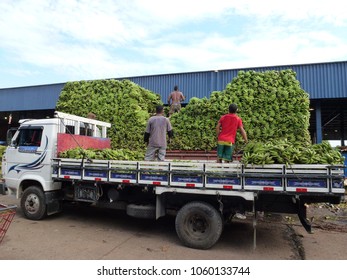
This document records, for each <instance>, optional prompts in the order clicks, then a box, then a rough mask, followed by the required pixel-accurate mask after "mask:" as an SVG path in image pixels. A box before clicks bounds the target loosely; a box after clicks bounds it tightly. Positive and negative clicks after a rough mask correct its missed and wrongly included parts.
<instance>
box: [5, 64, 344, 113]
mask: <svg viewBox="0 0 347 280" xmlns="http://www.w3.org/2000/svg"><path fill="white" fill-rule="evenodd" d="M283 69H293V70H294V71H295V72H296V73H297V79H298V80H299V81H300V83H301V86H302V88H303V89H304V90H305V91H306V92H308V93H309V94H310V99H328V98H347V61H342V62H329V63H315V64H301V65H284V66H268V67H254V68H239V69H229V70H219V71H203V72H190V73H176V74H165V75H151V76H139V77H126V78H117V79H119V80H121V79H129V80H131V81H133V82H135V83H137V84H139V85H140V86H142V87H144V88H146V89H149V90H151V91H153V92H155V93H158V94H160V96H161V97H162V101H163V102H164V103H167V99H168V96H169V93H170V92H171V91H172V90H173V87H174V86H175V85H177V86H178V87H179V89H180V90H181V91H182V92H183V94H184V95H185V96H186V102H188V101H189V99H190V98H192V97H199V98H202V97H209V96H210V94H211V92H212V91H221V90H223V89H224V88H225V87H226V85H227V84H228V83H230V82H231V81H232V79H233V78H234V77H236V76H237V73H238V72H239V71H240V70H244V71H248V70H254V71H267V70H283ZM63 86H64V84H51V85H41V86H30V87H21V88H8V89H0V111H21V110H45V109H54V108H55V105H56V102H57V100H58V98H59V94H60V91H61V89H62V88H63Z"/></svg>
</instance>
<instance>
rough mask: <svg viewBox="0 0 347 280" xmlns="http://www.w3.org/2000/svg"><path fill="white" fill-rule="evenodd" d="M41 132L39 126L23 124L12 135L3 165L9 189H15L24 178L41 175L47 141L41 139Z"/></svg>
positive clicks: (33, 177) (41, 129) (41, 128)
mask: <svg viewBox="0 0 347 280" xmlns="http://www.w3.org/2000/svg"><path fill="white" fill-rule="evenodd" d="M42 132H43V127H41V126H23V127H21V128H20V129H19V130H18V131H17V132H16V134H15V135H14V136H13V138H12V140H11V143H10V145H9V146H8V147H7V150H6V164H5V166H4V168H5V172H4V174H5V176H6V185H7V186H8V187H9V188H10V189H11V188H13V189H17V188H18V186H19V184H20V182H21V181H22V180H24V179H29V180H33V179H35V177H42V176H43V175H42V172H43V167H44V166H45V164H44V163H45V159H46V155H47V141H45V139H42V135H43V133H42ZM46 165H47V162H46ZM48 176H49V172H48Z"/></svg>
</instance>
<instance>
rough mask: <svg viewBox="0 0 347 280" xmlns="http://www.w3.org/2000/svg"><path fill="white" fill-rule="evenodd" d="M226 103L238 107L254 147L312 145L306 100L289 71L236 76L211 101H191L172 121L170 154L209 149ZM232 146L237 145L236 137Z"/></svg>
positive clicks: (206, 99)
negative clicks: (261, 144)
mask: <svg viewBox="0 0 347 280" xmlns="http://www.w3.org/2000/svg"><path fill="white" fill-rule="evenodd" d="M231 103H235V104H237V105H238V108H239V110H238V115H239V116H240V117H241V118H242V120H243V124H244V127H245V129H246V131H247V134H248V138H249V139H251V140H253V141H257V142H267V141H271V140H273V139H283V138H285V139H288V141H290V142H293V143H298V144H300V145H307V144H309V143H310V142H311V139H310V134H309V130H308V128H309V118H310V113H309V95H308V93H306V92H305V91H304V90H303V89H302V88H301V87H300V83H299V81H298V80H297V79H296V73H295V72H294V71H293V70H290V69H288V70H282V71H274V70H273V71H265V72H255V71H239V73H238V75H237V76H236V77H235V78H234V79H233V80H232V81H231V82H230V83H229V84H227V86H226V88H225V89H224V90H223V91H215V92H212V93H211V96H210V98H206V97H205V98H202V99H199V98H192V99H191V100H190V102H189V103H188V105H187V106H186V107H185V108H183V109H182V110H181V112H180V113H179V114H174V115H173V116H172V117H171V122H172V125H173V127H174V129H175V133H176V135H177V137H176V138H175V139H174V140H173V141H172V144H171V145H170V148H172V149H182V150H212V149H214V148H215V147H216V140H217V139H216V132H215V127H216V125H217V122H218V120H219V118H220V117H221V116H222V115H224V114H226V113H228V107H229V105H230V104H231ZM237 144H242V139H241V137H240V135H238V136H237Z"/></svg>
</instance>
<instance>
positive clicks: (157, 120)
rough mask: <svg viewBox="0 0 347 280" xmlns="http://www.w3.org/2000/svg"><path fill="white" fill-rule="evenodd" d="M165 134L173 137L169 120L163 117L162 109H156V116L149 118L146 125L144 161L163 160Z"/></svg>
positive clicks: (165, 143) (161, 107) (159, 107)
mask: <svg viewBox="0 0 347 280" xmlns="http://www.w3.org/2000/svg"><path fill="white" fill-rule="evenodd" d="M166 133H167V134H168V135H169V138H171V137H173V130H172V126H171V123H170V120H169V119H168V118H166V117H165V116H164V107H163V106H157V107H156V115H155V116H153V117H150V119H149V120H148V123H147V127H146V132H145V136H144V140H145V142H146V143H147V151H146V155H145V160H155V159H156V160H160V161H162V160H165V155H166V146H167V141H166Z"/></svg>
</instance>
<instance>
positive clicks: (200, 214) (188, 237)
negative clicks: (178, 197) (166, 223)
mask: <svg viewBox="0 0 347 280" xmlns="http://www.w3.org/2000/svg"><path fill="white" fill-rule="evenodd" d="M175 227H176V232H177V235H178V237H179V239H180V240H181V241H182V243H183V244H184V245H185V246H187V247H191V248H195V249H209V248H211V247H212V246H213V245H214V244H215V243H216V242H217V241H218V239H219V237H220V236H221V234H222V231H223V220H222V217H221V215H220V213H219V212H218V211H217V210H216V209H215V208H214V207H213V206H212V205H210V204H208V203H205V202H190V203H188V204H186V205H184V206H183V207H182V208H181V209H180V210H179V211H178V213H177V216H176V221H175Z"/></svg>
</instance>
